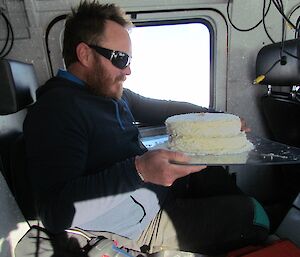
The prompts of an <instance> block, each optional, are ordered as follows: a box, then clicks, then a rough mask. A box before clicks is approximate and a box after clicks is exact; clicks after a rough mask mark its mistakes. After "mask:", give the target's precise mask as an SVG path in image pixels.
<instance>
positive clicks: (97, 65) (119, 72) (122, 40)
mask: <svg viewBox="0 0 300 257" xmlns="http://www.w3.org/2000/svg"><path fill="white" fill-rule="evenodd" d="M97 45H98V46H101V47H104V48H108V49H111V50H117V51H121V52H124V53H127V54H128V55H129V56H131V54H132V52H131V41H130V38H129V35H128V32H127V30H126V29H125V28H123V27H122V26H120V25H119V24H117V23H115V22H113V21H107V22H106V26H105V31H104V36H103V37H102V40H101V41H100V42H98V43H97ZM91 50H92V55H93V63H92V65H91V67H90V70H89V72H88V76H87V84H88V87H89V88H90V89H91V90H92V91H93V92H94V93H95V94H97V95H101V96H106V97H111V98H115V99H119V98H121V96H122V93H123V82H124V81H125V80H126V76H127V75H130V73H131V70H130V66H128V67H126V68H125V69H119V68H117V67H115V66H114V65H113V64H112V63H111V61H110V60H108V59H107V58H105V57H103V56H101V55H100V54H98V53H97V52H96V51H95V50H93V49H91Z"/></svg>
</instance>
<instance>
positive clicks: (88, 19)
mask: <svg viewBox="0 0 300 257" xmlns="http://www.w3.org/2000/svg"><path fill="white" fill-rule="evenodd" d="M107 20H112V21H114V22H116V23H118V24H120V25H121V26H123V27H126V28H129V27H131V26H132V23H131V21H130V19H129V17H128V16H126V14H125V12H124V11H123V10H122V9H121V8H120V7H118V6H116V5H115V4H100V3H98V2H97V1H95V0H94V1H91V2H89V1H86V0H85V1H82V2H80V4H79V6H78V7H77V8H72V12H71V14H70V15H69V16H68V17H67V19H66V23H65V31H64V42H63V58H64V61H65V65H66V67H68V66H69V65H70V64H71V63H74V62H77V61H78V59H77V55H76V47H77V45H78V44H79V43H81V42H85V43H89V44H92V43H96V40H97V39H99V37H100V38H101V35H102V34H103V32H104V25H105V22H106V21H107Z"/></svg>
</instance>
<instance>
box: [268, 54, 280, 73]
mask: <svg viewBox="0 0 300 257" xmlns="http://www.w3.org/2000/svg"><path fill="white" fill-rule="evenodd" d="M280 61H281V58H280V59H279V60H277V61H276V62H274V63H273V64H272V66H271V67H270V68H269V69H268V70H267V71H266V72H265V74H264V75H267V74H268V73H269V72H270V71H271V70H273V68H274V67H275V66H276V65H277V64H278V63H280Z"/></svg>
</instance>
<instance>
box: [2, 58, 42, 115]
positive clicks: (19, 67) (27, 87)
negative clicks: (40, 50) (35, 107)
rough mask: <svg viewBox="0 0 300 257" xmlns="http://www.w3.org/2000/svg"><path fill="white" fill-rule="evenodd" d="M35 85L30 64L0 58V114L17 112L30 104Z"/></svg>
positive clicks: (32, 68) (32, 99) (33, 73)
mask: <svg viewBox="0 0 300 257" xmlns="http://www.w3.org/2000/svg"><path fill="white" fill-rule="evenodd" d="M37 87H38V82H37V78H36V74H35V70H34V67H33V65H32V64H29V63H24V62H20V61H15V60H8V59H0V115H6V114H12V113H15V112H18V111H20V110H22V109H24V108H26V107H27V106H28V105H30V104H32V103H33V102H34V101H35V90H36V89H37Z"/></svg>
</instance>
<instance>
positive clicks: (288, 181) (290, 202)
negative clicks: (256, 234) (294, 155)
mask: <svg viewBox="0 0 300 257" xmlns="http://www.w3.org/2000/svg"><path fill="white" fill-rule="evenodd" d="M262 108H263V113H264V116H265V119H266V123H267V126H268V129H269V131H270V133H271V139H273V140H275V141H277V142H280V143H283V144H287V145H290V146H294V147H300V133H299V132H300V119H299V117H298V115H299V113H300V98H299V97H298V96H297V94H292V93H284V92H272V93H270V92H269V94H267V95H265V96H263V97H262ZM280 168H281V178H282V181H281V184H282V187H283V192H285V195H284V196H283V197H284V199H285V200H284V201H285V203H286V207H287V209H286V210H287V213H286V215H285V216H284V217H283V219H282V222H281V223H280V224H279V226H278V228H277V230H276V234H277V235H278V236H279V237H281V238H282V237H284V238H289V239H290V240H292V241H293V242H294V243H295V244H297V245H298V246H299V247H300V236H299V229H300V211H299V209H298V208H299V206H298V205H299V199H300V193H299V192H300V165H299V164H288V165H281V166H280ZM291 224H292V225H291Z"/></svg>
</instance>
